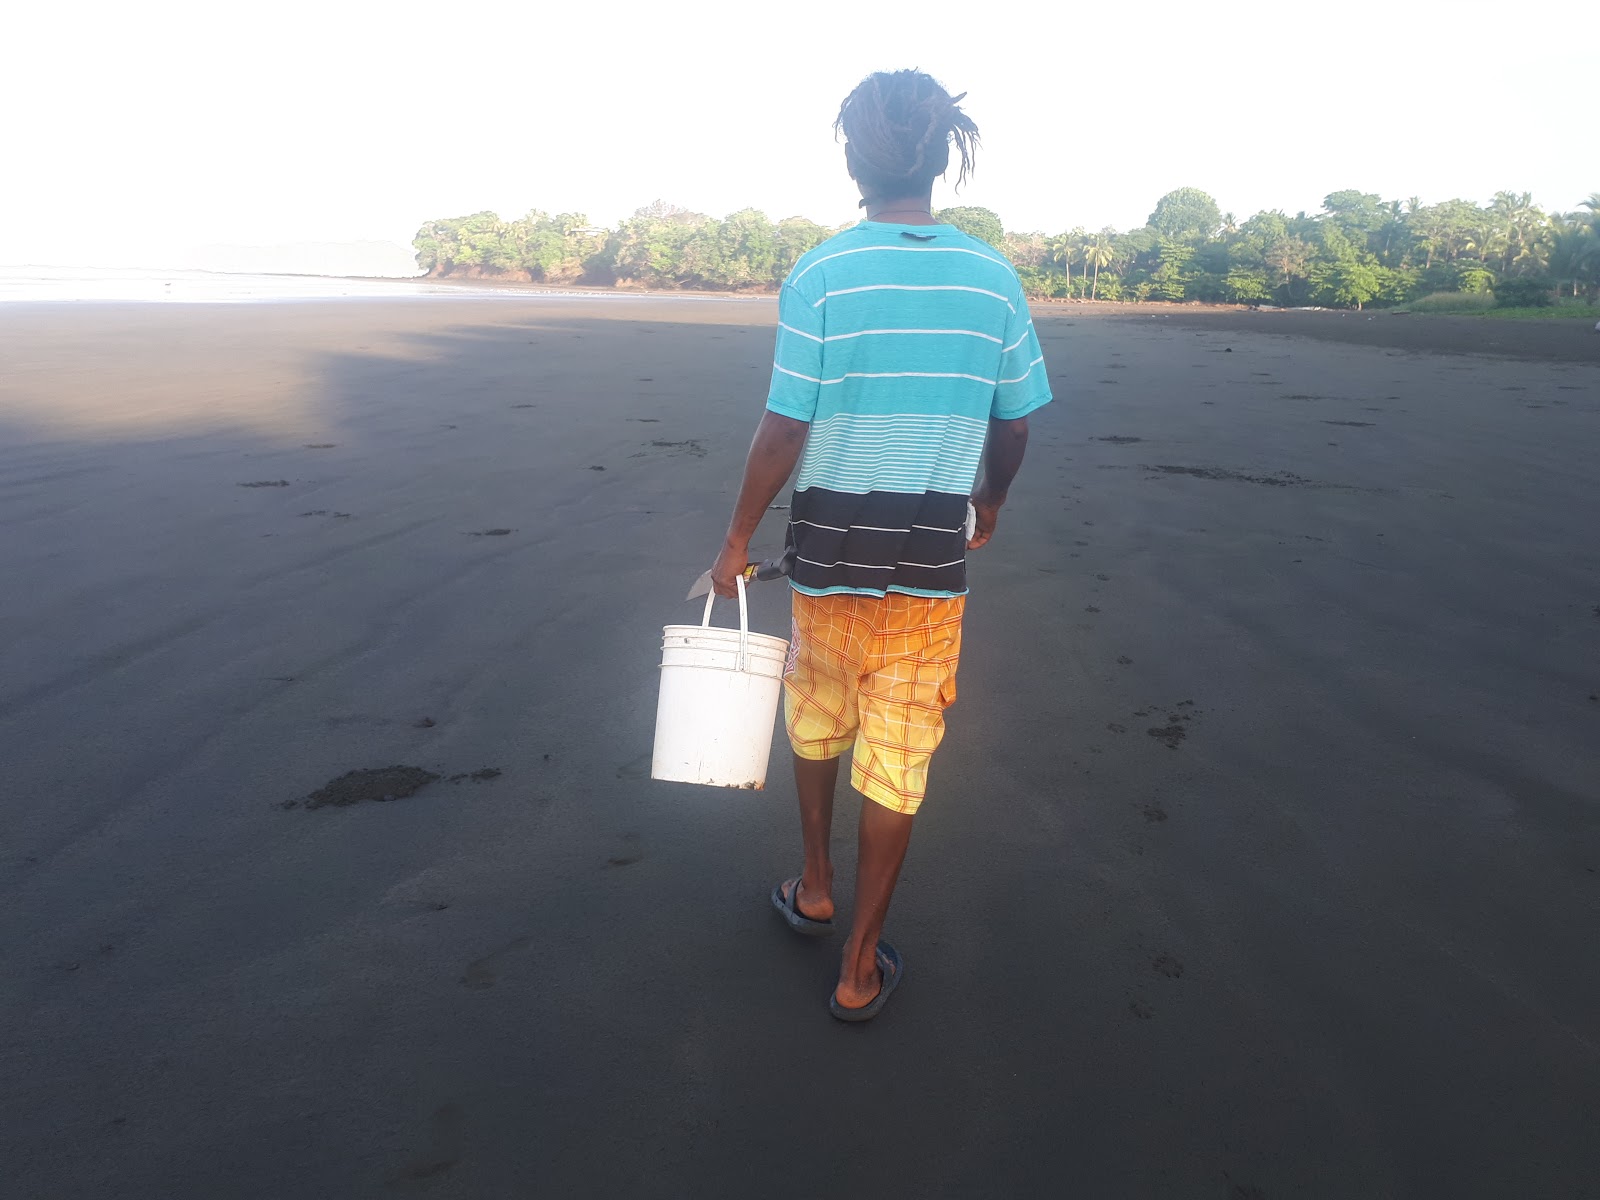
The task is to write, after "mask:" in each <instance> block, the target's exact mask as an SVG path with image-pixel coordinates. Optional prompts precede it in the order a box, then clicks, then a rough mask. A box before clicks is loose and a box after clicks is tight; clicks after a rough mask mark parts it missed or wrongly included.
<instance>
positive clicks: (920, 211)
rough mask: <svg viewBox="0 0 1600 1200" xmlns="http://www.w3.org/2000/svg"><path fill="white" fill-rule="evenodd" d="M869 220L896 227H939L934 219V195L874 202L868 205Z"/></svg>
mask: <svg viewBox="0 0 1600 1200" xmlns="http://www.w3.org/2000/svg"><path fill="white" fill-rule="evenodd" d="M867 220H869V221H887V222H892V223H893V224H895V225H937V224H938V222H937V221H935V220H934V219H933V193H931V192H930V193H929V194H928V195H926V196H902V197H901V198H900V199H898V200H872V201H869V202H868V203H867Z"/></svg>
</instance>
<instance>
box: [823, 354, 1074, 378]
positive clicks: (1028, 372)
mask: <svg viewBox="0 0 1600 1200" xmlns="http://www.w3.org/2000/svg"><path fill="white" fill-rule="evenodd" d="M1043 361H1044V355H1042V354H1041V355H1040V356H1039V357H1038V358H1036V359H1034V360H1033V361H1032V362H1031V363H1029V364H1028V369H1027V370H1026V371H1024V372H1023V373H1022V374H1021V375H1018V376H1017V377H1016V378H1015V379H1002V380H1001V381H1000V382H1001V383H1021V382H1022V381H1023V380H1024V379H1026V378H1027V377H1028V376H1029V375H1032V374H1033V369H1034V368H1035V367H1037V366H1038V365H1039V364H1040V363H1042V362H1043ZM822 382H823V383H827V382H829V381H828V380H826V379H824V380H823V381H822Z"/></svg>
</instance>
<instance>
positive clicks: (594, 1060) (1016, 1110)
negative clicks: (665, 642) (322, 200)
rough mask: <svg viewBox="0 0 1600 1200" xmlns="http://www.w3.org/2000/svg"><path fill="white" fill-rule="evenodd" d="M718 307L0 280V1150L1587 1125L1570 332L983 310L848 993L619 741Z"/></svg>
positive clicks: (693, 464)
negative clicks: (1005, 479) (981, 425)
mask: <svg viewBox="0 0 1600 1200" xmlns="http://www.w3.org/2000/svg"><path fill="white" fill-rule="evenodd" d="M1305 316H1307V317H1312V316H1314V315H1313V314H1305ZM773 318H774V310H773V307H772V304H771V302H770V301H766V300H750V301H728V302H716V301H710V300H699V299H689V298H660V299H641V298H629V299H615V298H608V297H578V298H569V297H548V298H521V297H509V296H506V297H491V298H483V299H480V298H470V297H462V298H460V299H455V298H448V299H443V300H432V299H417V300H395V301H380V302H368V301H354V300H351V301H329V302H311V303H296V304H274V305H263V306H254V305H249V306H214V307H200V306H196V307H181V306H173V307H159V306H150V307H139V306H95V305H78V306H57V307H29V306H20V305H11V306H6V307H4V308H0V391H3V396H4V399H3V402H0V498H3V503H0V563H4V564H5V579H6V584H7V586H6V587H4V588H3V589H0V631H3V638H0V760H3V769H0V780H3V784H0V964H3V969H0V1066H3V1078H4V1087H3V1088H0V1151H3V1152H4V1158H5V1161H6V1163H7V1165H8V1173H9V1176H10V1178H9V1180H8V1187H7V1189H6V1190H7V1194H9V1195H17V1196H20V1197H30V1198H31V1197H50V1198H51V1200H58V1198H71V1197H85V1198H88V1197H95V1198H100V1197H130V1198H135V1197H136V1198H139V1200H144V1198H150V1200H157V1198H159V1200H172V1198H174V1197H205V1198H207V1200H216V1198H223V1197H248V1198H252V1200H255V1198H260V1200H282V1198H284V1197H311V1196H330V1197H334V1196H336V1197H364V1196H374V1197H376V1196H389V1195H426V1196H431V1197H474V1198H476V1197H485V1196H508V1195H571V1196H663V1197H667V1196H684V1195H695V1196H706V1197H723V1196H727V1197H747V1196H773V1197H810V1196H819V1195H838V1194H843V1193H844V1192H845V1191H847V1190H848V1191H852V1192H854V1191H863V1192H867V1193H868V1194H871V1193H876V1194H879V1195H886V1196H910V1195H916V1196H929V1197H933V1196H939V1197H943V1196H949V1197H971V1196H1010V1195H1056V1194H1061V1193H1062V1192H1069V1193H1071V1194H1073V1195H1084V1196H1095V1197H1100V1196H1108V1197H1109V1196H1139V1197H1168V1196H1170V1197H1183V1198H1187V1197H1204V1196H1215V1197H1218V1198H1219V1200H1220V1198H1229V1197H1231V1198H1234V1200H1246V1198H1256V1200H1259V1198H1262V1197H1267V1198H1272V1200H1280V1198H1285V1197H1296V1198H1303V1197H1350V1196H1362V1197H1379V1196H1395V1197H1400V1196H1406V1197H1411V1196H1415V1197H1440V1196H1449V1197H1452V1198H1460V1197H1479V1196H1481V1197H1501V1196H1506V1195H1526V1196H1577V1195H1581V1194H1585V1193H1586V1192H1587V1191H1590V1190H1592V1188H1593V1186H1594V1183H1593V1181H1594V1179H1595V1177H1596V1175H1597V1173H1600V1142H1597V1141H1596V1139H1595V1136H1594V1129H1595V1124H1596V1114H1597V1112H1600V955H1597V954H1596V953H1595V936H1596V929H1597V928H1600V816H1597V812H1600V808H1597V806H1600V537H1597V535H1596V533H1595V523H1594V513H1595V511H1596V507H1597V506H1596V498H1597V497H1596V490H1597V489H1596V484H1595V468H1594V462H1595V451H1596V447H1597V445H1600V367H1596V366H1594V365H1589V364H1585V363H1583V362H1577V361H1562V360H1560V359H1559V357H1554V356H1553V357H1554V360H1553V361H1528V360H1517V359H1514V358H1502V357H1486V356H1478V355H1473V356H1468V355H1462V354H1450V353H1437V352H1434V351H1436V350H1441V349H1442V350H1449V349H1451V346H1452V344H1451V343H1448V342H1446V343H1430V342H1429V341H1428V339H1429V338H1430V337H1433V336H1434V335H1431V334H1426V333H1418V334H1407V335H1406V336H1408V337H1411V338H1412V339H1413V340H1412V341H1411V342H1410V343H1407V344H1405V345H1395V346H1391V345H1387V344H1374V345H1356V344H1347V342H1346V341H1345V340H1344V339H1332V340H1328V339H1326V338H1319V337H1284V336H1276V335H1273V334H1270V333H1258V332H1255V327H1254V325H1253V324H1252V325H1250V326H1248V327H1247V326H1246V325H1245V324H1244V322H1246V321H1250V322H1253V321H1254V320H1256V319H1258V317H1257V315H1256V314H1240V315H1238V316H1236V317H1233V318H1232V319H1231V323H1230V322H1228V321H1221V322H1218V323H1215V324H1211V325H1207V324H1205V323H1204V320H1200V321H1191V320H1190V319H1188V318H1181V319H1180V318H1173V319H1167V320H1161V319H1150V318H1147V317H1133V318H1116V317H1107V316H1096V315H1089V314H1084V313H1080V312H1076V311H1073V310H1070V309H1063V310H1060V311H1056V310H1053V309H1052V310H1050V311H1046V312H1042V313H1041V314H1040V317H1039V325H1040V330H1041V334H1042V338H1043V342H1044V346H1045V350H1046V353H1047V355H1048V356H1049V362H1050V364H1051V367H1052V371H1053V374H1054V376H1055V381H1056V388H1057V392H1058V395H1059V396H1060V398H1061V400H1060V402H1059V403H1058V404H1056V405H1054V406H1052V407H1051V408H1049V409H1047V410H1045V411H1044V412H1042V413H1041V414H1039V416H1038V417H1037V418H1036V420H1035V422H1034V441H1033V445H1032V448H1031V450H1030V455H1029V461H1028V464H1027V466H1026V467H1025V468H1024V473H1023V475H1022V478H1021V479H1020V481H1019V483H1018V485H1017V487H1016V488H1015V490H1014V494H1013V497H1014V498H1013V502H1012V504H1011V505H1010V506H1009V507H1008V508H1007V509H1006V510H1005V512H1004V513H1003V515H1002V520H1001V524H1000V527H999V532H998V534H997V536H996V540H995V541H994V543H993V544H992V546H991V547H989V548H987V549H985V550H984V551H981V552H980V553H979V554H977V555H975V556H974V560H973V567H972V584H973V596H972V600H971V602H970V607H969V618H968V629H967V639H966V655H965V660H964V663H963V666H962V672H961V699H960V702H959V704H958V705H957V706H956V708H955V709H954V710H953V711H952V713H951V724H950V733H949V736H948V738H947V741H946V743H945V747H944V748H943V749H942V750H941V752H940V756H939V758H938V760H937V761H936V766H935V771H934V785H933V790H932V794H931V797H930V800H929V802H928V804H927V806H926V808H925V809H924V815H923V817H922V818H921V819H920V820H919V822H918V829H917V833H916V836H915V838H914V840H913V844H912V849H911V854H910V858H909V860H908V863H907V867H906V872H905V878H904V882H903V884H902V887H901V889H900V892H899V894H898V895H897V897H896V906H895V909H894V911H893V913H892V914H891V916H890V921H889V930H890V936H891V937H893V938H894V940H895V942H896V944H897V945H898V947H899V948H900V950H901V951H902V953H903V954H904V955H905V958H906V961H907V964H908V978H907V982H906V985H905V987H904V988H903V989H901V990H900V992H899V993H898V994H897V995H896V997H895V999H894V1001H893V1002H892V1004H891V1005H890V1007H889V1009H888V1010H887V1012H886V1013H885V1015H884V1016H883V1018H882V1019H881V1020H879V1021H878V1022H875V1023H874V1024H873V1025H871V1026H868V1027H864V1028H847V1027H842V1026H840V1025H838V1024H837V1023H835V1022H833V1021H832V1020H831V1019H830V1018H829V1017H828V1015H827V1010H826V1006H825V1001H826V996H827V991H828V988H829V986H830V976H831V974H832V972H833V967H834V962H835V958H834V955H835V954H836V951H837V946H836V944H835V943H834V942H831V941H829V942H823V943H820V944H816V943H809V942H802V941H800V940H799V939H795V938H793V937H792V936H790V935H788V934H786V933H785V932H784V931H783V929H782V927H781V925H780V923H779V922H778V921H777V918H776V917H775V915H774V914H773V913H772V912H771V911H770V910H769V909H768V907H767V901H766V896H767V892H768V890H769V889H770V887H771V885H772V883H773V882H774V881H775V880H776V879H778V878H780V877H782V876H784V875H787V874H789V873H792V871H793V870H794V868H795V867H796V866H797V864H798V848H797V844H796V842H797V838H796V829H795V824H796V823H795V820H794V818H793V815H792V812H791V805H792V794H793V793H792V787H791V784H790V783H789V781H788V780H787V778H786V772H785V771H784V769H783V766H782V761H783V760H782V758H781V757H779V758H775V760H774V761H775V770H774V772H773V776H772V781H771V784H770V786H769V789H768V790H767V791H766V792H765V793H754V794H752V793H750V792H722V791H713V790H707V789H695V788H691V787H686V786H680V785H667V784H656V783H652V782H651V781H650V780H649V779H648V778H647V777H646V776H647V775H648V767H649V751H650V740H651V730H652V725H653V719H654V697H655V686H656V671H655V662H656V661H657V657H658V653H659V635H660V626H661V625H662V624H664V623H666V622H669V621H680V620H693V619H696V617H697V613H694V612H691V611H690V610H691V607H692V606H686V605H683V604H681V603H679V597H681V596H682V595H683V591H684V589H685V587H686V586H687V584H688V582H689V580H690V579H692V578H693V576H694V575H695V574H696V573H697V572H699V571H700V570H701V569H702V568H703V567H704V566H705V565H706V563H707V562H708V560H709V556H710V554H711V553H712V551H713V549H714V547H715V544H716V541H717V539H718V537H719V534H720V531H721V528H722V526H723V523H724V522H725V520H726V516H727V511H728V506H729V504H730V503H731V500H732V495H733V491H734V489H735V487H736V485H737V473H738V469H739V465H740V463H741V461H742V457H743V453H744V449H745V447H746V445H747V444H748V441H749V437H750V432H751V429H752V427H753V424H754V421H755V419H756V414H757V412H758V410H759V406H760V401H761V397H762V395H763V392H764V387H765V382H766V376H767V364H768V363H769V362H770V349H771V345H770V343H771V336H772V322H773ZM1400 320H1404V319H1400ZM1363 324H1365V323H1363ZM1505 326H1510V323H1505V325H1504V326H1501V325H1499V324H1497V325H1496V326H1495V327H1494V331H1495V333H1496V336H1497V337H1504V338H1509V339H1513V340H1515V339H1516V338H1519V337H1521V338H1523V339H1524V340H1523V341H1521V342H1517V343H1516V347H1514V349H1515V350H1516V352H1518V353H1526V354H1537V353H1540V352H1541V350H1540V346H1541V345H1542V343H1538V342H1537V341H1536V340H1532V339H1538V338H1541V337H1545V336H1547V335H1545V334H1543V333H1541V332H1538V330H1540V329H1542V327H1541V326H1537V325H1526V324H1519V325H1516V326H1514V327H1510V328H1506V327H1505ZM1435 327H1436V326H1435ZM1480 327H1481V326H1480ZM1406 328H1407V329H1413V330H1425V329H1426V328H1428V327H1427V326H1423V325H1421V324H1412V325H1409V326H1406ZM1523 331H1532V332H1526V333H1524V332H1523ZM1589 336H1591V337H1593V338H1594V339H1595V341H1596V343H1600V335H1593V334H1591V335H1589ZM1485 340H1487V339H1486V338H1482V337H1480V341H1485ZM1457 348H1460V347H1457ZM1478 348H1480V349H1481V348H1483V347H1482V346H1481V345H1480V346H1479V347H1478ZM1496 352H1497V353H1505V351H1504V348H1503V347H1500V348H1496ZM781 520H782V514H781V513H774V514H772V519H771V521H770V523H769V526H768V527H767V528H766V529H765V530H764V541H763V543H762V544H761V545H762V547H763V548H764V547H775V546H776V545H777V544H778V540H779V538H780V537H781ZM724 619H726V618H724ZM753 621H754V623H755V624H756V626H757V627H758V628H760V629H762V630H764V631H767V632H774V633H781V632H783V631H784V630H785V629H786V628H787V618H786V614H785V597H784V594H783V592H782V591H781V589H777V588H763V589H758V590H757V591H756V592H755V593H754V600H753ZM388 768H410V770H403V771H391V770H384V772H383V773H382V774H374V775H361V776H348V774H347V773H349V772H351V771H361V770H368V769H388ZM428 776H437V778H432V779H430V778H428ZM330 785H331V786H330ZM314 795H315V796H317V797H319V798H318V799H316V800H315V801H312V798H313V796H314ZM308 801H310V802H308ZM856 807H857V802H856V801H855V800H854V799H853V798H849V797H848V796H846V797H843V798H841V803H840V813H839V820H838V826H839V827H838V829H837V830H836V838H837V841H838V843H839V850H840V854H841V856H842V857H841V861H840V864H839V865H840V872H839V879H838V884H839V886H840V892H841V896H842V897H845V898H847V897H848V895H849V892H850V869H849V864H850V862H851V860H853V844H854V829H853V818H854V814H855V811H856Z"/></svg>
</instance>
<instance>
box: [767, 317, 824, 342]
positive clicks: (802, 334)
mask: <svg viewBox="0 0 1600 1200" xmlns="http://www.w3.org/2000/svg"><path fill="white" fill-rule="evenodd" d="M778 328H779V329H787V330H788V331H789V332H790V333H793V334H798V335H799V336H800V337H803V338H810V339H811V340H812V341H813V342H821V341H825V340H826V339H825V338H819V337H818V336H817V335H816V334H814V333H807V332H806V331H805V330H804V329H796V328H795V327H794V326H793V325H785V324H784V323H783V322H782V321H779V322H778Z"/></svg>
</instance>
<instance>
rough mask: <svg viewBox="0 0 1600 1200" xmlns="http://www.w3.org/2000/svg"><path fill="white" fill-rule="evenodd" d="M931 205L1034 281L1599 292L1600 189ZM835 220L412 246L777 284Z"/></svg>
mask: <svg viewBox="0 0 1600 1200" xmlns="http://www.w3.org/2000/svg"><path fill="white" fill-rule="evenodd" d="M937 215H938V216H939V217H940V218H941V219H943V220H945V221H947V222H949V223H950V224H953V225H956V226H958V227H960V228H961V229H963V230H965V231H966V232H968V233H971V234H973V235H974V236H976V237H980V238H982V239H983V240H985V241H987V242H989V243H990V244H991V245H993V246H995V247H996V248H998V249H1000V250H1002V251H1004V252H1005V253H1006V255H1007V256H1008V257H1009V258H1010V259H1011V261H1012V262H1013V263H1015V264H1016V267H1017V271H1018V274H1019V275H1020V276H1021V278H1022V281H1023V285H1024V287H1025V288H1026V289H1027V291H1028V294H1029V295H1030V296H1031V297H1033V298H1070V299H1084V300H1141V301H1142V300H1165V301H1188V300H1196V301H1210V302H1224V303H1242V304H1274V305H1282V306H1303V305H1326V306H1331V307H1340V308H1360V307H1362V306H1364V305H1368V304H1375V305H1396V304H1404V303H1407V302H1409V301H1412V300H1416V299H1418V298H1421V297H1424V296H1428V295H1431V294H1434V293H1469V294H1479V295H1484V296H1487V295H1488V294H1490V293H1492V294H1493V295H1494V296H1495V298H1496V300H1497V301H1499V302H1501V303H1513V304H1535V305H1537V304H1547V303H1551V302H1553V301H1554V300H1556V299H1557V298H1558V297H1585V298H1588V299H1591V300H1593V299H1594V298H1596V297H1597V296H1600V193H1595V194H1593V195H1591V196H1590V197H1589V198H1588V199H1587V200H1585V201H1583V202H1582V203H1581V204H1580V205H1579V206H1578V207H1577V208H1576V209H1575V210H1573V211H1570V212H1545V211H1543V210H1541V209H1540V208H1539V207H1538V206H1536V205H1535V204H1534V203H1533V198H1532V196H1531V195H1530V194H1528V193H1526V192H1522V193H1516V192H1500V193H1498V194H1497V195H1496V196H1495V197H1494V199H1493V200H1492V201H1490V202H1489V203H1488V204H1486V205H1479V204H1475V203H1473V202H1472V201H1469V200H1446V201H1444V202H1442V203H1439V204H1431V205H1424V204H1422V203H1421V202H1420V201H1418V200H1416V199H1414V198H1413V199H1411V200H1407V201H1404V202H1402V201H1398V200H1384V199H1383V198H1382V197H1380V196H1378V195H1375V194H1372V193H1368V192H1359V191H1342V192H1333V193H1331V194H1330V195H1329V196H1327V197H1326V198H1325V199H1324V201H1323V207H1322V211H1321V212H1318V213H1315V214H1307V213H1303V212H1302V213H1299V214H1297V215H1295V216H1292V217H1291V216H1289V215H1288V214H1286V213H1283V212H1278V211H1263V212H1258V213H1256V214H1255V215H1254V216H1252V217H1250V218H1249V219H1248V220H1245V221H1242V222H1241V221H1238V220H1236V219H1235V217H1234V215H1233V214H1232V213H1224V212H1222V211H1220V210H1219V208H1218V207H1217V203H1216V201H1215V200H1213V199H1212V198H1211V197H1210V196H1208V195H1207V194H1206V193H1205V192H1202V191H1200V190H1199V189H1197V188H1178V189H1177V190H1175V191H1172V192H1168V193H1167V194H1166V195H1165V196H1163V197H1161V199H1160V200H1159V201H1157V202H1156V206H1155V209H1154V210H1153V211H1152V212H1151V214H1150V217H1149V220H1148V221H1147V222H1146V223H1145V224H1144V225H1143V226H1141V227H1140V228H1138V229H1132V230H1128V231H1126V232H1121V231H1118V230H1116V229H1113V228H1110V227H1107V228H1105V229H1101V230H1099V231H1098V232H1093V233H1091V232H1088V231H1086V230H1084V229H1082V228H1076V229H1071V230H1068V231H1066V232H1063V233H1058V234H1054V235H1047V234H1045V233H1042V232H1037V233H1016V232H1007V231H1006V229H1005V227H1004V225H1003V223H1002V222H1001V220H1000V218H999V217H998V216H997V215H996V214H995V213H993V212H991V211H990V210H988V209H984V208H974V207H958V208H949V209H944V210H942V211H941V212H939V213H938V214H937ZM834 232H836V230H834V229H830V228H827V227H825V226H822V225H818V224H816V223H815V222H813V221H809V220H806V219H805V218H803V217H789V218H787V219H785V220H782V221H778V222H773V221H771V220H769V219H768V218H767V216H766V215H765V214H763V213H761V212H758V211H756V210H755V209H742V210H741V211H739V212H736V213H733V214H731V215H730V216H728V217H725V218H723V219H721V220H718V219H716V218H714V217H708V216H706V215H704V214H702V213H695V212H690V211H688V210H687V209H682V208H678V207H676V206H674V205H670V204H664V203H662V202H660V201H657V202H656V203H654V204H651V205H648V206H646V207H644V208H641V209H639V210H637V211H636V212H635V213H634V214H633V215H632V216H631V217H629V218H627V219H626V220H624V221H622V222H620V223H619V224H618V225H617V226H616V227H615V228H613V229H605V228H598V227H596V226H593V225H591V224H590V223H589V222H588V220H587V219H586V218H585V217H584V216H583V215H582V214H580V213H558V214H554V215H552V214H549V213H545V212H541V211H537V210H535V211H534V212H530V213H529V214H528V215H527V216H525V217H519V218H517V219H515V220H511V221H505V220H502V219H501V218H500V217H499V216H497V215H496V214H495V213H492V212H480V213H473V214H472V215H471V216H466V217H456V218H451V219H447V220H439V221H430V222H428V223H427V224H426V225H424V226H423V227H422V228H421V229H420V230H418V232H417V236H416V239H415V241H414V245H415V248H416V252H417V263H418V265H419V266H420V267H421V268H422V269H423V270H424V271H425V272H427V274H429V275H430V276H458V277H467V278H506V279H520V280H527V281H531V282H538V283H568V284H592V285H601V286H616V287H643V288H652V289H661V288H698V289H707V290H715V291H770V290H772V289H775V288H776V287H778V286H779V285H780V284H781V283H782V282H783V279H784V277H785V276H786V275H787V274H788V272H789V270H790V268H791V267H793V266H794V264H795V261H796V260H797V259H799V257H800V256H801V255H802V254H804V253H805V252H806V251H807V250H810V249H811V248H812V247H813V246H816V245H817V244H818V243H820V242H822V241H823V240H824V239H826V238H827V237H829V236H831V235H832V234H833V233H834Z"/></svg>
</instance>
